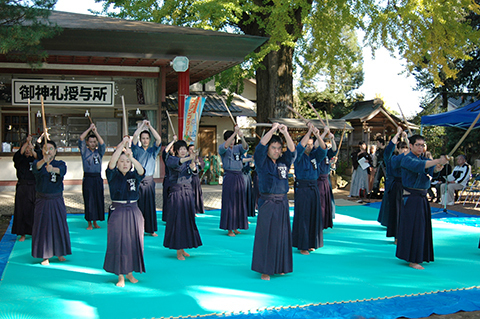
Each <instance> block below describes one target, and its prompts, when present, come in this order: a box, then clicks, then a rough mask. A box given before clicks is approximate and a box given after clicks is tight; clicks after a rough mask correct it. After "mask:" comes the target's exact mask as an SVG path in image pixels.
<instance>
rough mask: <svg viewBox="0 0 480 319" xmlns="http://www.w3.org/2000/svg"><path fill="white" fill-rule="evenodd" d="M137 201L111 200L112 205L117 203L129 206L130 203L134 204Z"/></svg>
mask: <svg viewBox="0 0 480 319" xmlns="http://www.w3.org/2000/svg"><path fill="white" fill-rule="evenodd" d="M136 202H137V200H136V199H134V200H112V203H119V204H130V203H136Z"/></svg>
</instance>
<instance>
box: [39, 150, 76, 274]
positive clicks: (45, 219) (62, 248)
mask: <svg viewBox="0 0 480 319" xmlns="http://www.w3.org/2000/svg"><path fill="white" fill-rule="evenodd" d="M56 152H57V145H56V144H55V142H53V141H48V142H47V144H46V145H44V146H43V158H42V159H41V160H37V161H35V162H33V167H32V172H33V175H34V176H35V190H36V192H37V194H36V196H37V200H36V201H35V217H34V223H33V230H32V256H33V257H34V258H42V259H43V261H42V262H41V264H42V265H49V264H50V261H49V259H50V258H52V257H53V256H57V257H58V260H59V261H65V260H66V259H65V256H66V255H71V254H72V248H71V244H70V233H69V231H68V224H67V209H66V207H65V202H64V201H63V177H64V176H65V174H66V173H67V166H66V165H65V162H64V161H57V160H55V155H56Z"/></svg>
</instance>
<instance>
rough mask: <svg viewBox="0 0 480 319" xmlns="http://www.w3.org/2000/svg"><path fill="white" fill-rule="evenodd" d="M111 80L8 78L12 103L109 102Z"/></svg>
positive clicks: (111, 94) (111, 96) (79, 103)
mask: <svg viewBox="0 0 480 319" xmlns="http://www.w3.org/2000/svg"><path fill="white" fill-rule="evenodd" d="M114 89H115V82H113V81H74V80H71V81H67V80H65V81H63V80H23V79H13V80H12V105H27V104H28V99H29V98H30V104H31V105H40V104H41V103H40V96H42V95H43V101H44V104H45V105H50V106H52V105H61V106H68V105H72V106H92V107H93V106H113V104H114V96H115V94H114Z"/></svg>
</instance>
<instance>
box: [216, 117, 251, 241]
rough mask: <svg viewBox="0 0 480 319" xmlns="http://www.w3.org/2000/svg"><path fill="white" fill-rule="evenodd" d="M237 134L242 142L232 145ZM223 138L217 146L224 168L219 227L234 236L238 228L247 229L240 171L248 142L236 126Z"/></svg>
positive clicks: (243, 186)
mask: <svg viewBox="0 0 480 319" xmlns="http://www.w3.org/2000/svg"><path fill="white" fill-rule="evenodd" d="M237 135H238V136H239V137H240V139H241V141H242V143H241V144H237V145H234V144H235V138H236V136H237ZM223 138H224V140H225V142H224V143H222V145H220V146H219V148H218V154H219V155H220V157H221V158H222V164H223V170H224V176H223V184H222V208H221V213H220V229H224V230H228V236H231V237H234V236H235V234H239V233H240V232H239V231H238V229H248V219H247V199H246V190H245V188H246V186H245V179H244V177H243V173H242V168H243V162H242V155H243V154H245V153H246V152H247V151H248V144H247V142H246V141H245V138H244V137H243V133H242V131H240V128H239V127H238V126H235V131H226V132H225V133H224V135H223Z"/></svg>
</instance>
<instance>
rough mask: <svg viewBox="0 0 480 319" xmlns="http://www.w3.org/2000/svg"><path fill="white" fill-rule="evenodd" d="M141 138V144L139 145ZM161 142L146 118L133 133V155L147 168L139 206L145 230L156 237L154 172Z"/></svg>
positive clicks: (140, 192) (141, 186)
mask: <svg viewBox="0 0 480 319" xmlns="http://www.w3.org/2000/svg"><path fill="white" fill-rule="evenodd" d="M151 135H153V137H154V138H155V142H154V143H153V144H152V146H150V140H151ZM139 138H140V143H141V146H138V140H139ZM161 144H162V138H161V137H160V135H159V134H158V133H157V131H156V130H155V129H154V128H153V127H152V126H151V125H150V122H149V121H147V120H144V121H143V122H142V124H141V125H140V126H139V127H138V129H137V130H136V131H135V133H134V134H133V139H132V152H133V157H135V159H136V160H137V161H139V162H140V164H141V165H142V166H143V168H144V169H145V178H144V179H143V180H142V182H141V184H140V190H139V196H140V197H139V199H138V207H139V208H140V210H141V211H142V214H143V217H144V218H145V232H146V233H149V234H151V235H152V236H154V237H157V236H158V235H157V233H155V232H156V231H157V229H158V227H157V208H156V205H155V181H154V180H153V174H154V173H155V166H156V163H155V162H156V158H157V156H158V153H160V150H161V148H160V146H161Z"/></svg>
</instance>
